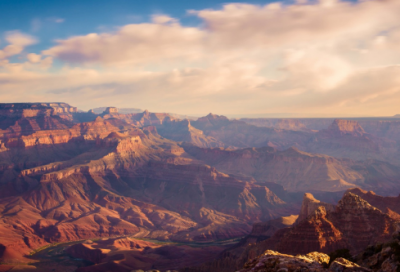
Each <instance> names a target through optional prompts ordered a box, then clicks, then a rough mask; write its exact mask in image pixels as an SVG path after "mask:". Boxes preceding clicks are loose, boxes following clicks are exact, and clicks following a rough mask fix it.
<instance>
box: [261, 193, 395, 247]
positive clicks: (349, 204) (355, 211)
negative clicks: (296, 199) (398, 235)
mask: <svg viewBox="0 0 400 272" xmlns="http://www.w3.org/2000/svg"><path fill="white" fill-rule="evenodd" d="M396 228H397V221H396V220H395V219H393V218H392V217H390V216H389V215H387V214H385V213H383V212H381V211H380V210H379V209H377V208H375V207H373V206H371V205H370V204H369V203H368V202H366V201H365V200H363V199H362V198H360V197H359V196H357V195H355V194H353V193H350V192H347V193H346V194H345V195H344V196H343V198H342V199H341V200H340V201H339V203H338V205H337V206H336V208H335V210H334V211H331V212H327V211H326V209H325V207H323V206H320V207H318V208H317V210H315V211H314V213H312V214H311V215H309V216H308V217H307V218H306V219H304V220H302V221H299V222H298V223H297V224H296V225H294V226H293V227H292V228H291V229H290V230H288V231H286V232H285V233H284V234H283V236H282V237H280V239H279V242H276V241H277V239H274V236H276V235H278V233H276V234H275V235H274V236H273V237H271V238H270V239H269V240H266V241H264V242H263V243H264V246H266V247H268V246H270V247H272V249H276V250H278V251H280V252H283V253H289V254H299V253H300V254H304V253H307V252H310V251H319V252H324V253H329V252H332V251H334V250H337V249H342V248H347V249H349V250H350V252H352V253H353V254H355V253H359V252H361V251H362V250H363V249H364V248H365V247H367V246H368V245H370V244H375V243H378V242H383V241H385V240H387V239H389V238H390V237H391V234H392V233H393V232H394V231H395V230H396Z"/></svg>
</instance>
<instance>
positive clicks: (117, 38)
mask: <svg viewBox="0 0 400 272" xmlns="http://www.w3.org/2000/svg"><path fill="white" fill-rule="evenodd" d="M190 13H191V14H192V15H194V16H198V17H199V18H200V19H201V20H203V22H202V24H201V26H199V27H188V26H184V25H182V24H181V23H180V22H179V20H177V19H176V18H171V17H169V16H167V15H154V16H152V19H151V22H149V23H138V24H130V25H125V26H122V27H120V28H119V29H117V30H116V31H114V32H111V31H110V32H105V33H91V34H88V35H84V36H73V37H70V38H68V39H64V40H57V41H56V45H55V46H53V47H51V48H48V49H47V50H44V51H43V52H41V54H40V55H39V54H33V53H31V54H28V55H27V59H28V62H27V63H24V64H12V63H9V62H3V63H2V64H1V66H2V67H3V72H2V73H1V74H0V86H1V88H2V90H7V91H8V92H12V90H24V89H27V88H29V89H30V90H31V91H32V92H33V93H32V94H31V96H32V99H35V100H37V101H39V100H40V99H46V100H48V99H52V100H66V102H69V103H72V104H75V105H77V106H79V107H82V108H86V109H87V108H91V107H94V106H96V104H107V103H110V104H115V105H119V106H124V107H129V106H132V103H134V104H135V106H138V107H141V108H148V109H152V110H154V111H167V112H181V113H188V114H190V113H207V112H210V111H211V112H216V111H219V113H246V112H247V113H255V112H257V113H260V112H269V113H272V112H292V113H293V112H294V113H299V114H302V115H309V116H318V115H319V114H321V112H324V113H325V114H326V115H329V114H331V115H341V116H343V115H370V114H376V115H391V114H395V113H396V112H397V108H398V105H397V103H396V101H398V100H399V98H400V93H399V90H398V87H397V86H399V82H398V78H400V71H399V68H398V65H399V64H400V49H399V48H400V47H399V44H400V21H399V20H398V14H400V2H399V1H398V0H385V1H377V0H362V1H361V0H360V1H358V2H356V3H354V2H352V3H351V2H348V1H343V0H342V1H341V0H320V1H304V0H298V1H295V2H294V3H293V4H282V3H273V4H267V5H264V6H258V5H251V4H237V3H236V4H227V5H225V6H223V8H221V9H218V10H212V9H206V10H200V11H191V12H190ZM18 40H19V41H20V42H16V41H18ZM21 41H23V39H15V40H14V42H13V43H11V44H10V45H8V46H9V47H5V48H4V49H3V50H2V51H0V59H1V58H3V59H5V58H7V57H8V56H10V54H11V55H12V54H14V55H15V54H19V53H20V52H22V50H23V48H24V47H26V46H27V44H24V43H23V42H21ZM21 43H22V44H21ZM53 58H55V59H57V60H58V61H61V62H64V63H65V65H66V66H65V67H64V68H63V69H61V70H60V71H58V72H54V71H53V72H51V73H50V72H45V69H46V68H49V67H50V66H51V65H52V61H53ZM70 65H71V66H72V67H75V66H78V67H80V68H79V69H77V68H70ZM9 95H10V94H7V96H6V97H3V98H2V97H1V96H0V99H7V97H12V96H9ZM13 95H14V96H13V97H15V98H16V99H18V97H20V96H21V97H24V98H26V96H25V95H24V93H23V92H22V91H17V92H14V94H13ZM326 115H325V116H326Z"/></svg>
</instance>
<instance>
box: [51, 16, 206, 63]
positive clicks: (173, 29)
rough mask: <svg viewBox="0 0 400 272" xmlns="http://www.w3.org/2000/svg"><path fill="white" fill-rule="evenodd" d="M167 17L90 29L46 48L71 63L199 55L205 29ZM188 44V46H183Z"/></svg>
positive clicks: (166, 59)
mask: <svg viewBox="0 0 400 272" xmlns="http://www.w3.org/2000/svg"><path fill="white" fill-rule="evenodd" d="M166 19H168V18H165V17H160V16H157V17H154V18H153V20H155V21H157V23H146V24H131V25H126V26H123V27H121V28H120V29H119V30H118V31H117V32H115V33H101V34H97V33H91V34H88V35H86V36H77V37H72V38H70V39H67V40H58V41H57V43H58V45H56V46H54V47H52V48H50V49H48V50H45V51H43V54H44V55H50V56H53V57H56V58H59V59H61V60H63V61H66V62H71V63H98V64H105V65H136V64H150V63H155V62H163V61H167V62H168V61H174V60H178V61H181V60H187V59H196V58H198V57H199V54H200V52H199V51H201V47H202V42H201V40H202V39H203V35H204V33H203V31H201V30H199V29H197V28H190V27H183V26H181V25H179V24H177V23H176V24H165V23H166V22H170V21H171V20H172V19H168V20H167V21H166ZM183 48H185V50H182V49H183Z"/></svg>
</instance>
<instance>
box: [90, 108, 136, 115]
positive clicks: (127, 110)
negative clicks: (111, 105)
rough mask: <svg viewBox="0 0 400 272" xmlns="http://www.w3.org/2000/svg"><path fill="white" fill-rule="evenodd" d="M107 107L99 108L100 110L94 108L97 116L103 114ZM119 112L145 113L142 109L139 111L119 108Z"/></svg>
mask: <svg viewBox="0 0 400 272" xmlns="http://www.w3.org/2000/svg"><path fill="white" fill-rule="evenodd" d="M106 109H107V107H99V108H94V109H93V112H94V113H96V114H100V113H103V111H105V110H106ZM118 112H119V113H122V114H128V113H140V112H143V110H142V109H137V108H118Z"/></svg>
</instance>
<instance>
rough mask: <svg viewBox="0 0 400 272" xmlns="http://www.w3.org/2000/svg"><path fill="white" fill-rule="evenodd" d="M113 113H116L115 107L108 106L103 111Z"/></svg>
mask: <svg viewBox="0 0 400 272" xmlns="http://www.w3.org/2000/svg"><path fill="white" fill-rule="evenodd" d="M114 113H118V109H117V108H115V107H108V108H106V109H105V110H104V112H103V114H114Z"/></svg>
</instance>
